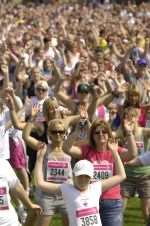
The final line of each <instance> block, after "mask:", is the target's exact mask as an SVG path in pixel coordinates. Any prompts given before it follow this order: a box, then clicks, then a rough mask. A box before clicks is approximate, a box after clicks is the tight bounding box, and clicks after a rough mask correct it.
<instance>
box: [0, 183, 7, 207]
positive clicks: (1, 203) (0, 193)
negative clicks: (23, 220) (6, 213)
mask: <svg viewBox="0 0 150 226" xmlns="http://www.w3.org/2000/svg"><path fill="white" fill-rule="evenodd" d="M0 210H8V199H7V192H6V188H5V187H0Z"/></svg>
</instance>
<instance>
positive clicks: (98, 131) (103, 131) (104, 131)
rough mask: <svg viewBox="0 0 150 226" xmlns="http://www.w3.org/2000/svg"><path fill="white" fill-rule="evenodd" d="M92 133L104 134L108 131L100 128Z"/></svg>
mask: <svg viewBox="0 0 150 226" xmlns="http://www.w3.org/2000/svg"><path fill="white" fill-rule="evenodd" d="M94 133H95V134H96V135H99V134H106V133H108V132H107V130H106V129H101V130H96V131H95V132H94Z"/></svg>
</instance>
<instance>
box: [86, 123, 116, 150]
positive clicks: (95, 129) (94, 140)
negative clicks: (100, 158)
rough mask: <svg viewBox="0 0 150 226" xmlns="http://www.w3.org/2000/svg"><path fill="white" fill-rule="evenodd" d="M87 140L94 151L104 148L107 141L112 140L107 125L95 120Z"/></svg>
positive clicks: (110, 131)
mask: <svg viewBox="0 0 150 226" xmlns="http://www.w3.org/2000/svg"><path fill="white" fill-rule="evenodd" d="M89 138H90V144H91V146H92V147H93V148H94V149H96V150H99V149H101V148H106V146H107V143H108V139H109V138H112V130H111V128H110V126H109V124H108V123H107V122H106V121H104V120H100V119H96V120H95V121H94V122H93V123H92V125H91V128H90V135H89ZM102 146H103V147H102Z"/></svg>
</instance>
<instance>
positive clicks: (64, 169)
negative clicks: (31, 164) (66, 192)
mask: <svg viewBox="0 0 150 226" xmlns="http://www.w3.org/2000/svg"><path fill="white" fill-rule="evenodd" d="M68 171H69V169H68V162H65V161H58V162H56V161H48V163H47V181H54V182H59V183H61V182H62V183H63V182H64V181H66V180H67V178H68Z"/></svg>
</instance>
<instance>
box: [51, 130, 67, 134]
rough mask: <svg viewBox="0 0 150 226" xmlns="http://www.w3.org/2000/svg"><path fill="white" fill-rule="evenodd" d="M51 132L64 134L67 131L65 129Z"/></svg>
mask: <svg viewBox="0 0 150 226" xmlns="http://www.w3.org/2000/svg"><path fill="white" fill-rule="evenodd" d="M50 133H51V134H54V135H55V134H57V133H59V134H64V133H65V131H64V130H51V131H50Z"/></svg>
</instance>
